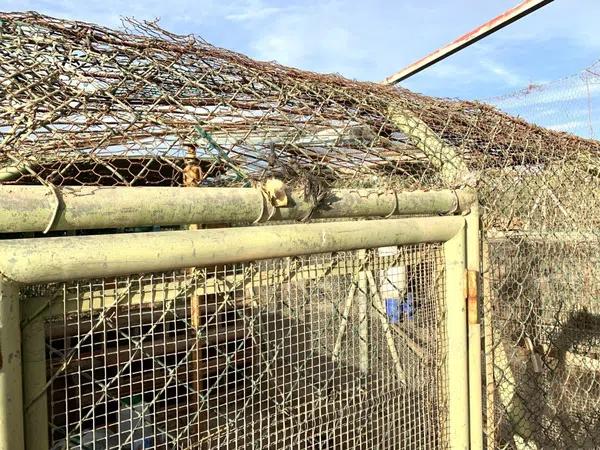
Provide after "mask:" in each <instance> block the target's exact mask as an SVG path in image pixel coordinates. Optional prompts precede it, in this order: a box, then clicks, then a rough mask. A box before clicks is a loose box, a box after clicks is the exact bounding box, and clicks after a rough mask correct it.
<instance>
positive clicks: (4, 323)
mask: <svg viewBox="0 0 600 450" xmlns="http://www.w3.org/2000/svg"><path fill="white" fill-rule="evenodd" d="M24 447H25V443H24V433H23V382H22V367H21V317H20V309H19V288H18V286H17V285H16V284H14V283H11V282H8V281H6V280H4V279H0V450H20V449H23V448H24Z"/></svg>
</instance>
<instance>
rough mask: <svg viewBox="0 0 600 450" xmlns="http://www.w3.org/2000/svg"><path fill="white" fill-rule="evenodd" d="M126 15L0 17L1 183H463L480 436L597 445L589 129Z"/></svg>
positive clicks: (597, 147) (501, 442)
mask: <svg viewBox="0 0 600 450" xmlns="http://www.w3.org/2000/svg"><path fill="white" fill-rule="evenodd" d="M127 26H128V27H129V28H128V30H126V31H113V30H108V29H105V28H101V27H98V26H94V25H90V24H84V23H78V22H70V21H62V20H57V19H52V18H49V17H45V16H40V15H37V14H0V63H1V64H0V90H1V93H2V95H0V135H1V141H0V180H1V181H2V182H3V183H15V184H32V183H33V184H44V185H47V186H50V187H52V186H61V185H73V184H87V185H111V186H112V185H124V186H130V185H171V186H178V185H183V184H185V183H184V180H185V176H186V172H187V171H190V170H191V169H192V168H193V166H194V164H199V166H200V172H201V173H200V176H194V177H193V178H194V179H195V180H198V181H197V184H199V185H201V186H211V185H220V186H230V185H231V186H233V185H236V186H239V185H251V184H254V183H260V181H261V180H263V179H264V178H267V177H270V176H275V177H278V178H282V179H284V180H285V181H286V182H287V183H290V184H294V183H299V184H304V185H305V186H308V187H309V188H311V189H309V191H311V190H312V191H313V192H315V191H316V192H320V191H321V190H322V189H324V188H325V189H326V188H327V187H333V186H335V187H355V186H365V187H368V186H372V187H381V188H388V187H391V186H394V187H400V188H403V189H432V188H441V187H450V188H455V187H463V186H470V187H473V188H475V189H477V191H478V194H479V199H480V202H481V205H482V213H483V218H482V223H483V229H484V231H483V244H484V245H483V247H484V252H483V256H484V257H483V258H482V260H483V268H482V269H483V276H484V288H485V289H484V291H485V304H484V308H483V311H482V313H483V327H484V332H485V333H484V334H485V340H484V348H485V383H486V395H485V402H484V403H485V419H486V424H485V435H486V445H487V446H488V447H489V448H495V447H497V448H517V449H520V448H548V447H563V448H579V447H598V446H600V440H599V437H598V436H597V430H598V428H599V427H598V422H599V419H598V413H597V408H596V407H597V405H598V402H599V401H600V392H599V390H600V389H599V385H600V380H599V377H600V371H599V369H598V362H599V361H600V350H599V347H598V335H599V334H600V326H599V325H598V318H599V311H598V310H597V307H596V306H595V305H594V301H595V300H597V298H598V291H599V288H600V282H599V278H600V277H599V275H598V273H599V264H598V239H599V235H600V233H599V231H598V230H599V229H600V228H599V221H600V217H599V214H598V211H600V209H599V207H600V160H599V157H600V143H599V142H597V141H594V140H589V139H582V138H580V137H577V136H574V135H571V134H568V133H562V132H557V131H553V130H548V129H544V128H541V127H539V126H535V125H531V124H528V123H526V122H525V121H523V120H521V119H518V118H514V117H511V116H508V115H506V114H504V113H502V112H500V111H498V110H496V109H494V108H493V107H491V106H488V105H485V104H481V103H476V102H463V101H451V100H446V99H435V98H429V97H424V96H421V95H417V94H414V93H411V92H408V91H406V90H402V89H394V88H391V87H384V86H380V85H376V84H369V83H357V82H353V81H349V80H346V79H343V78H341V77H338V76H331V75H318V74H314V73H308V72H303V71H299V70H295V69H289V68H285V67H281V66H278V65H275V64H271V63H260V62H256V61H252V60H250V59H248V58H246V57H244V56H242V55H239V54H235V53H232V52H229V51H225V50H222V49H218V48H215V47H212V46H210V45H209V44H207V43H205V42H203V41H201V40H199V39H196V38H193V37H190V36H185V37H181V36H175V35H173V34H171V33H168V32H166V31H163V30H161V29H160V28H159V27H158V26H157V25H156V24H152V23H150V24H148V23H139V22H135V21H129V22H127ZM194 154H195V157H194ZM195 175H198V174H195ZM313 188H314V189H313ZM136 314H138V313H136ZM139 314H141V313H139ZM594 408H596V409H594ZM356 414H358V412H357V413H356ZM325 417H327V416H325ZM111 420H113V419H111ZM114 420H116V419H114ZM352 432H356V433H358V431H356V430H353V431H352ZM198 433H199V431H198ZM377 436H379V435H377ZM215 439H216V438H215ZM219 439H221V438H219ZM223 439H225V438H223ZM273 439H275V438H273ZM336 439H337V438H336ZM340 439H341V438H340ZM361 439H375V437H370V438H367V437H363V438H361ZM423 439H425V438H423ZM364 442H367V441H364Z"/></svg>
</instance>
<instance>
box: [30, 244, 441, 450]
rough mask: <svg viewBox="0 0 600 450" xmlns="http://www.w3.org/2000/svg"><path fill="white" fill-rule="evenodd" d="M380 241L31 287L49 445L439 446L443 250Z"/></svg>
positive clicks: (163, 446) (225, 446) (165, 446)
mask: <svg viewBox="0 0 600 450" xmlns="http://www.w3.org/2000/svg"><path fill="white" fill-rule="evenodd" d="M383 250H385V251H381V250H372V251H368V252H367V253H365V254H364V255H363V256H360V252H359V253H357V252H347V253H338V254H323V255H312V256H308V257H302V258H285V259H279V260H268V261H260V262H255V263H247V264H238V265H231V266H224V267H216V268H212V269H197V270H196V271H195V272H194V273H193V274H191V273H189V272H183V273H182V272H175V273H162V274H156V275H145V276H131V277H121V278H116V279H102V280H88V281H80V282H75V283H68V284H60V285H54V286H50V287H48V286H47V287H42V288H41V289H40V288H30V290H31V292H30V294H29V295H28V297H27V298H26V299H25V305H26V307H25V309H26V310H29V311H35V312H36V313H35V314H36V316H37V317H43V321H44V323H45V327H44V329H45V341H46V353H47V359H48V367H47V378H48V380H49V383H48V385H47V390H46V391H45V392H44V393H43V395H47V399H48V405H49V417H50V421H51V429H50V439H51V445H52V448H67V447H68V448H94V449H120V448H169V449H179V448H181V449H183V448H270V449H275V448H282V449H283V448H285V449H288V448H298V449H304V448H347V449H355V448H365V449H370V448H382V449H384V448H389V449H392V448H393V449H397V448H407V449H408V448H444V447H445V446H444V439H445V435H444V433H445V431H446V425H445V420H446V415H447V406H446V400H445V397H444V394H443V393H444V392H445V391H446V378H445V373H446V371H445V364H446V356H447V355H446V343H445V324H444V312H443V311H444V282H443V254H442V248H441V246H440V245H436V244H427V245H416V246H403V247H391V248H386V249H383ZM365 273H367V274H368V275H367V277H366V278H367V279H369V280H372V281H373V282H374V283H375V284H374V285H373V284H369V283H370V281H369V282H368V284H367V288H366V290H365V292H362V291H361V290H360V289H364V288H360V289H359V277H360V276H361V274H362V275H364V274H365ZM361 295H362V296H364V297H361ZM361 298H364V299H365V304H367V305H369V307H368V309H367V315H366V316H364V317H362V316H361V313H360V308H359V306H358V303H359V302H360V301H361ZM340 299H346V301H340ZM348 299H353V301H352V300H350V301H348ZM194 302H197V305H195V304H194ZM402 302H404V303H402ZM40 305H42V307H40ZM348 306H349V307H348ZM394 308H395V309H394ZM28 319H30V318H25V320H24V323H28ZM362 323H365V324H367V334H366V335H363V334H361V333H360V332H359V329H360V327H361V324H362ZM383 324H385V325H386V326H385V327H384V326H383ZM25 327H27V325H25ZM388 334H389V335H390V336H391V337H392V340H391V342H392V344H390V341H389V340H388ZM363 338H366V339H367V340H368V342H367V343H368V353H367V354H366V355H360V354H359V349H360V348H362V347H361V344H360V342H359V341H360V340H361V339H363ZM407 343H409V344H410V345H407ZM391 345H392V346H393V348H392V347H391ZM392 351H393V352H395V357H396V358H397V359H398V362H399V364H400V367H397V366H396V359H395V358H394V357H392V353H391V352H392ZM365 357H366V358H367V363H368V366H367V370H368V372H363V371H362V368H361V367H360V362H359V360H362V359H364V358H365ZM398 369H399V370H400V371H401V373H400V372H399V371H398Z"/></svg>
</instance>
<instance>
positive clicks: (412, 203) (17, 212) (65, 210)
mask: <svg viewBox="0 0 600 450" xmlns="http://www.w3.org/2000/svg"><path fill="white" fill-rule="evenodd" d="M472 201H473V196H472V195H471V194H470V193H468V192H465V191H452V190H441V191H413V192H396V191H391V190H390V191H381V190H376V189H337V190H336V189H334V190H331V191H330V192H328V194H327V195H326V197H325V198H324V199H323V200H322V201H320V202H319V204H317V205H316V204H314V202H313V201H312V200H310V199H308V198H305V195H304V194H303V193H300V192H290V193H288V206H286V207H281V208H274V207H273V206H271V205H270V203H269V202H267V201H266V199H265V198H264V195H263V193H262V191H261V189H259V188H205V187H202V188H194V189H190V188H185V187H183V188H180V187H91V186H78V187H61V188H57V189H56V190H51V189H50V188H47V187H43V186H17V185H0V233H13V232H36V231H44V230H81V229H100V228H132V227H142V226H150V225H163V226H164V225H179V224H189V223H201V224H222V223H240V224H243V223H252V222H266V221H282V220H302V219H306V218H308V217H310V218H313V219H333V218H343V217H347V218H351V217H384V216H409V215H430V216H433V215H447V214H453V213H460V212H462V211H464V210H466V209H468V208H469V206H470V204H471V202H472Z"/></svg>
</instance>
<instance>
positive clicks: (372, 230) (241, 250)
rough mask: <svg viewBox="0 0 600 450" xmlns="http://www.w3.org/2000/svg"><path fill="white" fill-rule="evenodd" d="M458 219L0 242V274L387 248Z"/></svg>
mask: <svg viewBox="0 0 600 450" xmlns="http://www.w3.org/2000/svg"><path fill="white" fill-rule="evenodd" d="M463 224H464V219H463V218H462V217H420V218H406V219H389V220H369V221H360V222H359V221H353V222H327V223H314V224H294V225H278V226H264V227H240V228H226V229H208V230H186V231H165V232H159V233H131V234H113V235H96V236H70V237H56V238H32V239H10V240H4V241H0V273H1V274H2V275H3V276H5V277H6V278H8V279H10V280H13V281H16V282H19V283H38V282H51V281H62V280H74V279H81V278H90V277H94V278H102V277H107V276H115V275H124V274H131V273H143V272H158V271H165V270H173V269H180V268H184V267H197V266H212V265H217V264H229V263H237V262H244V261H252V260H257V259H267V258H277V257H284V256H292V255H306V254H314V253H321V252H334V251H343V250H353V249H360V248H375V247H383V246H387V245H394V244H398V245H400V244H415V243H421V242H423V243H427V242H443V241H446V240H448V239H450V238H451V237H452V236H453V235H454V234H455V233H456V232H457V231H458V230H459V229H460V227H462V226H463Z"/></svg>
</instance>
